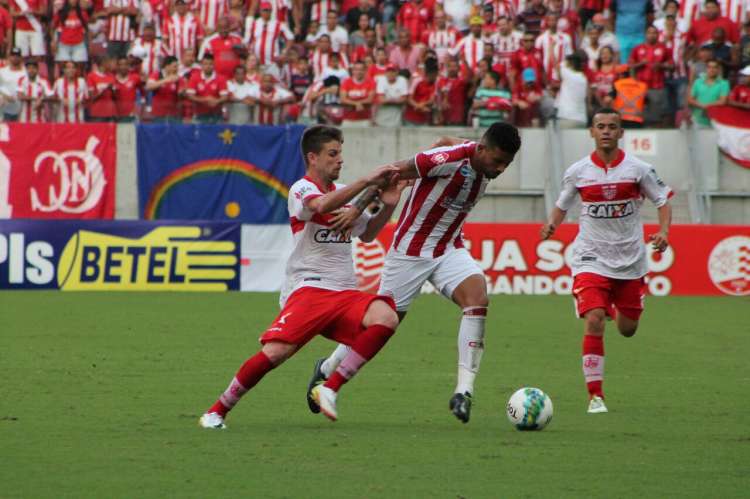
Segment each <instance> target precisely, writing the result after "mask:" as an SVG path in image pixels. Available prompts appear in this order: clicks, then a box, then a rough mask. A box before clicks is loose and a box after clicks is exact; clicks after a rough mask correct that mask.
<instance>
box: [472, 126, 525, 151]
mask: <svg viewBox="0 0 750 499" xmlns="http://www.w3.org/2000/svg"><path fill="white" fill-rule="evenodd" d="M482 143H484V145H486V146H487V147H494V148H497V149H502V150H503V151H504V152H507V153H509V154H515V153H517V152H518V150H519V149H520V148H521V136H520V135H519V134H518V128H516V127H514V126H513V125H511V124H510V123H503V122H502V121H496V122H495V123H493V124H492V125H490V127H489V128H488V129H487V131H486V132H484V135H483V136H482Z"/></svg>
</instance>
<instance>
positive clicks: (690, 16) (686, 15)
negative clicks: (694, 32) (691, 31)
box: [677, 0, 703, 29]
mask: <svg viewBox="0 0 750 499" xmlns="http://www.w3.org/2000/svg"><path fill="white" fill-rule="evenodd" d="M702 10H703V0H682V1H681V2H680V10H679V12H678V14H677V15H678V16H679V18H680V21H681V23H680V24H683V23H684V26H685V29H688V28H690V26H692V24H693V21H695V20H696V19H698V18H699V17H700V16H701V11H702Z"/></svg>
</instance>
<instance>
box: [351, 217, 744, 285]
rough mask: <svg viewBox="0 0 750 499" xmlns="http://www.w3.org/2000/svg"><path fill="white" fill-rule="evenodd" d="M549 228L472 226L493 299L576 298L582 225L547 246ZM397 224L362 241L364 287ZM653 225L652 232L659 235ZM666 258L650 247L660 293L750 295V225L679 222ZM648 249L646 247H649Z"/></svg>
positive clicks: (359, 265)
mask: <svg viewBox="0 0 750 499" xmlns="http://www.w3.org/2000/svg"><path fill="white" fill-rule="evenodd" d="M540 227H541V224H480V223H469V224H466V225H465V226H464V238H465V240H466V246H467V247H468V248H469V250H470V251H471V254H472V256H474V258H475V259H476V260H477V262H478V263H479V265H480V266H481V267H482V269H483V270H484V271H485V274H486V276H487V282H488V289H489V292H490V293H491V294H531V295H546V294H569V293H570V291H571V287H572V284H573V279H572V277H571V276H570V268H569V266H568V261H569V259H570V254H571V251H572V246H571V243H572V242H573V240H574V239H575V236H576V234H577V233H578V226H577V225H574V224H564V225H562V226H561V227H560V228H559V229H558V230H557V232H556V233H555V236H554V239H551V240H548V241H541V240H540V239H539V229H540ZM393 229H394V227H393V226H388V227H386V229H385V230H384V231H383V232H381V234H380V235H379V236H378V239H377V240H376V241H374V242H372V243H367V244H365V243H362V242H360V241H357V242H356V243H355V244H354V245H353V246H354V256H355V269H356V270H357V276H358V279H359V282H360V287H361V289H363V290H367V291H373V292H374V291H376V290H377V288H378V285H379V283H380V270H381V269H382V265H383V260H384V258H385V253H386V251H387V248H388V247H389V246H390V243H391V240H392V238H393ZM657 229H658V227H657V226H656V225H646V226H645V234H646V235H648V234H651V233H654V232H656V231H657ZM669 239H670V242H671V246H670V247H669V248H668V249H667V251H665V252H664V253H657V252H654V251H653V250H652V249H651V247H650V246H647V248H648V251H647V253H648V266H649V274H648V276H647V282H648V289H649V292H650V293H651V294H652V295H657V296H664V295H723V294H726V295H737V296H743V295H750V226H717V225H676V226H673V227H672V229H671V231H670V235H669ZM644 244H646V243H645V242H644Z"/></svg>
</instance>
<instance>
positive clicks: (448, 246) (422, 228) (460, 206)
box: [391, 142, 489, 258]
mask: <svg viewBox="0 0 750 499" xmlns="http://www.w3.org/2000/svg"><path fill="white" fill-rule="evenodd" d="M476 146H477V144H476V142H465V143H463V144H460V145H457V146H448V147H437V148H435V149H430V150H429V151H425V152H420V153H419V154H417V156H416V158H415V159H414V161H415V162H416V164H417V170H418V172H419V176H420V178H419V179H417V181H416V182H415V184H414V186H413V187H412V188H411V193H410V194H409V199H408V200H407V202H406V205H405V206H404V209H403V210H402V211H401V217H400V218H399V221H398V225H397V226H396V233H395V234H394V236H393V245H392V247H391V250H392V251H395V252H398V253H401V254H404V255H408V256H419V257H424V258H438V257H440V256H441V255H443V254H444V253H445V252H447V251H450V250H452V249H455V248H463V247H464V243H463V237H462V234H461V229H462V227H463V225H464V221H465V220H466V216H467V215H468V214H469V212H470V211H471V209H472V208H473V207H474V205H475V204H476V203H477V201H478V200H479V198H481V197H482V195H483V194H484V190H485V189H486V188H487V184H488V183H489V179H488V178H486V177H484V176H483V175H482V174H480V173H477V172H476V170H474V168H472V167H471V164H470V162H469V158H470V157H471V155H472V154H473V153H474V149H475V148H476Z"/></svg>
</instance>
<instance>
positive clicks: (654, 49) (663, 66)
mask: <svg viewBox="0 0 750 499" xmlns="http://www.w3.org/2000/svg"><path fill="white" fill-rule="evenodd" d="M628 62H629V65H630V68H631V69H633V70H635V79H636V80H640V81H642V82H644V83H645V84H647V85H648V96H647V99H648V101H647V102H648V104H647V106H646V110H645V111H646V112H645V115H644V118H645V124H646V126H648V125H652V126H654V125H661V126H664V125H665V124H666V121H665V119H666V118H667V111H668V101H667V91H666V89H665V88H664V80H665V78H666V73H667V71H671V70H672V69H674V58H673V57H672V51H671V50H670V49H669V48H667V46H666V45H664V44H663V43H660V42H659V30H657V29H656V28H655V27H653V26H649V27H648V28H646V42H645V43H641V44H640V45H636V46H635V47H634V48H633V51H632V52H630V60H629V61H628Z"/></svg>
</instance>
